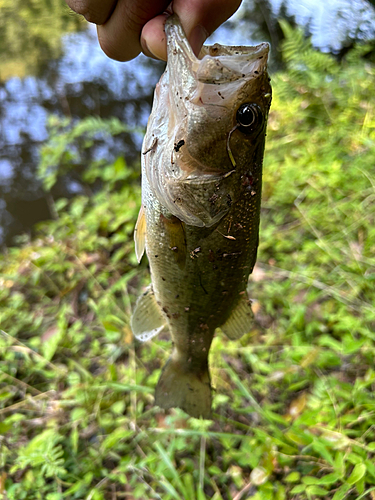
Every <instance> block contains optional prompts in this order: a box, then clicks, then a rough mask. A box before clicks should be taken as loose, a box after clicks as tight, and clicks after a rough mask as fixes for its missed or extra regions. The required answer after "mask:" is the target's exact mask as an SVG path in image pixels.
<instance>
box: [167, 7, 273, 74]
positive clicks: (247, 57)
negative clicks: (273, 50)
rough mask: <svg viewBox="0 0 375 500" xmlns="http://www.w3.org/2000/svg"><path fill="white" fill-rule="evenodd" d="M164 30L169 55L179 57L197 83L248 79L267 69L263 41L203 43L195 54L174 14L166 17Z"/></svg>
mask: <svg viewBox="0 0 375 500" xmlns="http://www.w3.org/2000/svg"><path fill="white" fill-rule="evenodd" d="M165 30H166V34H167V40H168V42H167V43H168V49H169V50H168V58H170V57H171V56H172V57H173V56H177V57H179V58H181V56H182V62H183V63H185V65H186V69H188V70H189V71H190V72H191V73H192V74H194V77H195V78H196V80H197V81H198V82H202V83H208V84H223V83H229V82H233V81H236V80H239V79H243V78H246V79H250V78H251V77H256V76H257V75H259V74H260V73H263V72H264V71H265V70H266V68H267V60H268V54H269V50H270V46H269V44H268V43H266V42H265V43H261V44H259V45H256V46H229V45H220V44H214V45H211V46H207V45H204V46H203V47H202V49H201V51H200V53H199V56H198V57H197V56H196V55H195V54H194V52H193V51H192V49H191V47H190V45H189V43H188V42H187V39H186V35H185V33H184V31H183V29H182V26H181V24H180V23H179V22H178V21H177V18H176V17H175V16H171V17H170V18H168V19H167V21H166V24H165ZM182 67H183V65H182ZM181 69H182V68H181ZM180 74H181V73H180ZM183 75H184V72H183V73H182V76H183Z"/></svg>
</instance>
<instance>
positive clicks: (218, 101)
mask: <svg viewBox="0 0 375 500" xmlns="http://www.w3.org/2000/svg"><path fill="white" fill-rule="evenodd" d="M165 32H166V36H167V45H168V64H167V68H166V70H165V72H164V74H163V75H162V77H161V79H160V81H159V83H158V84H157V86H156V90H155V96H154V103H153V108H152V112H151V115H150V119H149V122H148V126H147V132H146V135H145V138H144V142H143V149H142V208H141V211H140V214H139V217H138V221H137V225H136V229H135V243H136V253H137V258H138V260H139V261H140V259H141V258H142V255H143V252H144V250H146V253H147V257H148V260H149V264H150V270H151V282H152V284H151V286H150V287H149V289H148V290H147V291H146V292H145V293H144V294H143V295H142V296H141V297H140V298H139V299H138V301H137V304H136V307H135V310H134V313H133V316H132V321H131V326H132V329H133V333H134V335H135V337H136V338H138V339H140V340H142V341H144V340H147V339H149V338H151V337H153V336H154V335H157V334H158V333H159V332H160V331H162V330H163V329H164V328H165V327H166V326H167V327H168V329H169V331H170V333H171V336H172V339H173V352H172V355H171V357H170V358H169V360H168V362H167V363H166V365H165V366H164V368H163V371H162V374H161V376H160V379H159V382H158V384H157V387H156V393H155V402H156V404H157V405H159V406H160V407H162V408H170V407H180V408H182V409H183V410H184V411H186V412H187V413H189V414H190V415H192V416H194V417H200V416H202V417H204V418H208V417H209V416H210V413H211V397H212V396H211V384H210V375H209V369H208V353H209V349H210V346H211V342H212V339H213V336H214V333H215V329H216V328H218V327H220V328H221V330H222V331H223V332H224V333H225V334H226V335H227V336H228V337H229V338H230V339H237V338H239V337H240V336H241V335H243V334H244V333H246V332H249V331H250V329H251V325H252V311H251V303H250V301H249V299H248V296H247V292H246V286H247V282H248V277H249V274H250V273H251V272H252V270H253V267H254V264H255V260H256V255H257V247H258V233H259V215H260V201H261V183H262V161H263V151H264V142H265V135H266V124H267V118H268V110H269V107H270V103H271V87H270V84H269V77H268V74H267V58H268V51H269V45H268V44H267V43H262V44H260V45H257V46H255V47H230V46H223V45H219V44H216V45H213V46H204V47H203V48H202V50H201V52H200V54H199V57H196V56H195V55H194V53H193V51H192V49H191V47H190V46H189V43H188V41H187V38H186V36H185V33H184V31H183V29H182V27H181V25H180V22H179V20H178V18H177V17H176V16H175V15H174V16H171V17H170V18H169V19H168V20H167V22H166V25H165Z"/></svg>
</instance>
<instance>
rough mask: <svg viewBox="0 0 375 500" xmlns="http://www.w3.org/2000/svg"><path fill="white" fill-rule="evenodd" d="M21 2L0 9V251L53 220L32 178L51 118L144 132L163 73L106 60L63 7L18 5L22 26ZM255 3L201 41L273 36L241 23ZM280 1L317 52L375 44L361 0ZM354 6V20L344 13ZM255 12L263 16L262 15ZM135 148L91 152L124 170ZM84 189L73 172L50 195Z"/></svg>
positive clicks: (372, 21)
mask: <svg viewBox="0 0 375 500" xmlns="http://www.w3.org/2000/svg"><path fill="white" fill-rule="evenodd" d="M20 1H21V0H18V1H16V2H15V3H14V2H12V3H11V2H10V1H9V2H8V0H7V1H5V2H4V5H5V6H3V4H2V6H1V8H0V12H1V18H0V32H1V33H2V35H1V36H0V63H1V64H0V246H1V245H4V244H7V245H9V244H11V243H12V241H13V237H14V236H15V235H17V234H20V233H22V232H25V231H26V232H27V231H30V228H31V227H32V226H33V224H34V223H35V222H37V221H40V220H43V219H46V218H49V217H50V216H51V213H50V209H49V198H48V196H46V194H45V192H44V191H43V189H42V186H41V183H40V181H39V180H38V179H37V177H36V167H37V165H38V161H39V148H40V145H41V144H43V142H44V141H45V140H46V139H47V137H48V129H47V122H48V117H49V116H50V114H51V113H53V114H57V115H59V116H69V117H72V118H73V119H79V118H84V117H86V116H93V115H98V116H100V117H102V118H108V117H118V118H119V119H120V120H121V121H123V122H124V123H126V124H127V125H130V126H135V127H145V125H146V123H147V118H148V115H149V112H150V107H151V102H152V93H153V89H154V87H155V84H156V82H157V80H158V79H159V77H160V74H161V72H162V70H163V67H164V65H163V63H160V62H157V61H153V60H150V59H147V58H146V57H144V56H142V55H141V56H139V57H138V58H137V59H136V60H134V61H131V62H127V63H119V62H116V61H112V60H110V59H108V58H107V57H106V56H105V54H104V53H103V52H102V51H101V49H100V47H99V44H98V41H97V37H96V29H95V28H94V27H93V26H88V25H87V24H86V23H82V22H79V21H77V18H75V16H72V14H69V13H68V12H67V11H66V10H64V8H63V5H64V4H63V2H62V0H44V1H42V0H41V1H40V5H39V4H38V7H37V10H35V8H36V7H35V5H36V4H35V2H30V1H29V0H22V2H24V3H22V6H23V7H25V8H26V9H28V8H29V11H28V15H29V17H30V19H27V16H26V20H27V22H26V21H25V16H24V17H23V18H19V17H17V16H18V15H19V11H20V9H19V5H18V3H19V2H20ZM262 2H264V0H260V3H259V2H258V4H257V3H256V5H253V4H252V3H251V2H250V0H249V1H248V2H246V1H244V2H243V4H242V6H241V8H240V10H239V11H238V13H237V14H236V16H235V17H234V19H232V21H230V22H228V23H226V24H225V25H224V26H222V27H221V28H220V29H219V30H218V31H217V32H216V33H215V34H214V35H213V36H212V37H211V39H210V40H209V41H210V42H212V43H214V42H219V43H226V44H233V45H237V44H251V43H254V42H257V41H260V40H261V39H264V38H268V39H270V38H272V37H270V36H269V33H268V34H267V33H263V34H262V33H260V34H259V33H256V29H255V28H256V27H255V25H254V24H253V25H251V23H250V21H249V19H250V20H251V19H253V18H254V16H253V14H254V15H255V13H256V9H258V10H259V8H260V7H259V6H262ZM281 3H282V2H281V0H272V1H271V2H270V4H271V9H269V11H268V12H269V18H268V19H267V26H268V27H270V26H271V25H272V23H273V26H276V22H277V20H276V17H277V15H278V13H279V10H280V6H281ZM284 3H285V5H286V13H287V14H288V15H289V16H294V17H295V20H296V21H297V22H298V23H300V24H302V25H304V26H307V27H308V29H309V30H310V32H311V33H312V36H313V42H314V43H315V45H316V46H318V47H319V48H321V49H322V50H331V51H335V50H339V48H340V47H342V46H343V45H344V44H345V43H347V41H348V40H349V39H353V38H357V39H362V38H365V39H371V38H375V15H374V9H373V8H371V7H369V5H368V4H367V3H366V2H365V0H352V1H349V0H325V1H320V2H317V1H312V0H301V1H298V2H297V1H295V0H289V1H287V2H284ZM354 3H355V8H356V16H353V15H352V12H353V9H354V6H353V5H354ZM8 4H9V5H8ZM44 4H45V5H44ZM20 5H21V4H20ZM43 5H44V7H43ZM38 9H39V10H38ZM261 14H262V15H263V16H264V15H265V14H264V9H263V10H262V12H261ZM33 16H34V19H33ZM25 23H26V24H25ZM249 26H250V28H251V29H250V30H249ZM271 27H272V26H271ZM8 28H9V29H8ZM10 28H12V29H10ZM36 30H37V32H36ZM38 30H39V31H38ZM67 31H68V33H67ZM269 31H272V30H269ZM271 34H272V33H271ZM274 49H275V47H274ZM274 53H277V51H275V50H274ZM140 142H141V137H140V136H139V134H126V135H125V134H123V135H121V136H119V137H116V138H114V139H111V140H108V141H106V142H101V143H98V144H97V146H96V147H95V148H94V149H93V152H92V154H93V155H94V156H95V158H96V159H97V158H106V159H108V160H111V159H115V158H116V157H117V156H118V155H124V156H125V158H126V159H127V161H128V163H130V164H131V163H133V162H134V163H135V162H137V161H138V157H139V149H140ZM82 190H83V187H82V185H81V183H80V179H79V177H75V176H74V174H73V175H72V176H71V178H68V179H67V178H66V179H64V180H63V181H60V182H59V183H58V184H57V185H56V186H55V187H54V188H53V191H52V193H51V194H52V196H53V197H56V198H58V197H60V196H68V197H70V196H74V195H75V194H77V193H80V192H82Z"/></svg>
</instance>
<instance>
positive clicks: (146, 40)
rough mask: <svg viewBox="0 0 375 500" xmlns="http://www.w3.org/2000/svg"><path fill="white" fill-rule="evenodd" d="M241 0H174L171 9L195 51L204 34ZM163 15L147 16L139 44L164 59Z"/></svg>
mask: <svg viewBox="0 0 375 500" xmlns="http://www.w3.org/2000/svg"><path fill="white" fill-rule="evenodd" d="M240 5H241V0H188V1H187V0H174V2H173V10H174V12H175V13H176V14H177V15H178V16H179V18H180V20H181V24H182V26H183V28H184V31H185V33H186V36H187V37H188V40H189V42H190V44H191V46H192V49H193V50H194V52H195V54H197V55H198V54H199V51H200V49H201V48H202V45H203V43H204V41H205V40H206V38H207V37H208V36H209V35H210V34H211V33H213V32H214V31H215V29H216V28H218V27H219V26H220V25H221V24H222V23H223V22H224V21H226V20H227V19H229V17H230V16H232V15H233V14H234V13H235V12H236V10H237V9H238V7H239V6H240ZM165 17H166V16H165V15H162V16H157V17H155V18H154V19H151V20H150V21H149V22H148V23H147V24H146V25H145V26H144V28H143V30H142V34H141V45H142V49H143V52H144V53H145V54H146V55H153V56H155V57H157V58H158V59H163V60H166V59H167V44H166V39H165V33H164V31H163V27H164V23H165Z"/></svg>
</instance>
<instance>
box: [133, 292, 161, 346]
mask: <svg viewBox="0 0 375 500" xmlns="http://www.w3.org/2000/svg"><path fill="white" fill-rule="evenodd" d="M130 326H131V329H132V331H133V334H134V336H135V338H136V339H138V340H140V341H142V342H145V341H146V340H149V339H151V338H152V337H154V336H155V335H158V333H160V332H161V331H162V330H163V328H164V326H165V318H164V316H163V313H162V311H161V309H160V307H159V306H158V304H157V302H156V299H155V295H154V292H153V291H152V289H151V286H150V287H149V288H148V289H147V291H146V292H145V293H144V294H143V295H141V296H140V297H138V300H137V303H136V305H135V309H134V312H133V315H132V317H131V320H130Z"/></svg>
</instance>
